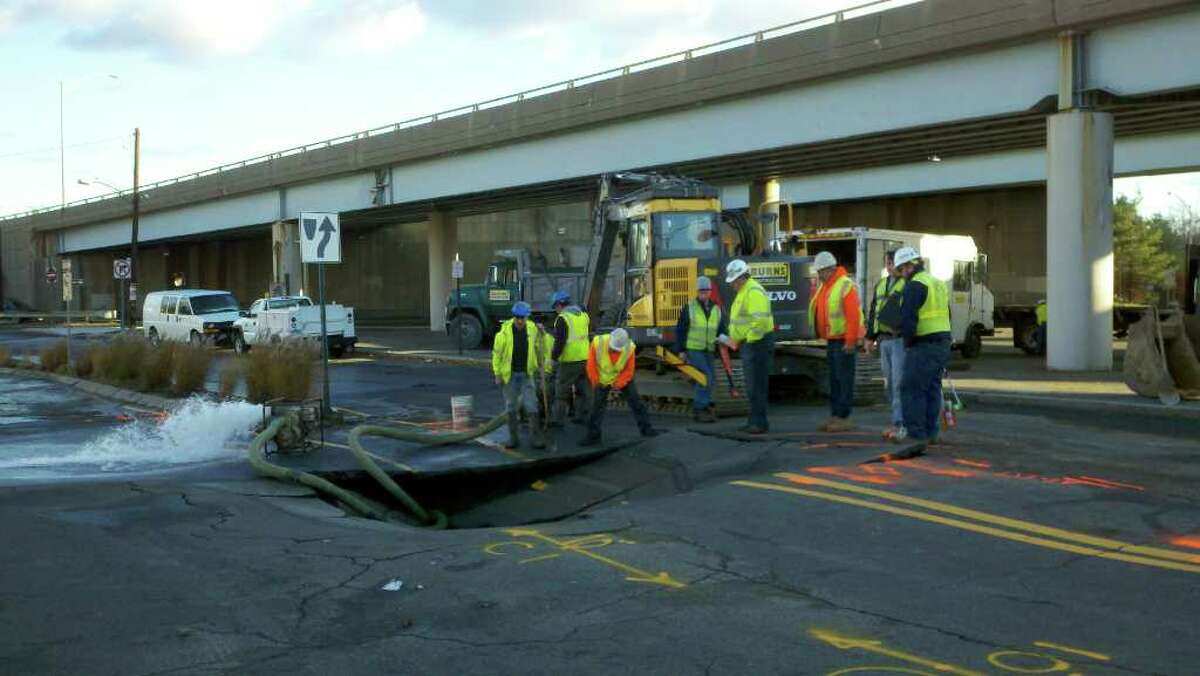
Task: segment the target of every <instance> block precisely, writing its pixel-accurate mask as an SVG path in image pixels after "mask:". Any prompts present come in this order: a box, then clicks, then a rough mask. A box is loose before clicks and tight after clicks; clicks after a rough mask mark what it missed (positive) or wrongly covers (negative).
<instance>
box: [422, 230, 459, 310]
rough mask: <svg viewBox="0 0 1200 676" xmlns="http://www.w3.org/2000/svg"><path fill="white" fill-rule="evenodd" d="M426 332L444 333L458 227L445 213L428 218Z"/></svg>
mask: <svg viewBox="0 0 1200 676" xmlns="http://www.w3.org/2000/svg"><path fill="white" fill-rule="evenodd" d="M428 237H429V330H431V331H445V330H446V297H447V296H448V295H449V294H450V288H451V286H452V284H451V282H452V281H453V280H451V279H450V262H451V261H453V260H454V253H455V250H456V249H457V248H458V223H457V222H456V221H455V220H454V215H453V214H449V213H446V212H444V211H434V212H432V213H430V214H429V231H428Z"/></svg>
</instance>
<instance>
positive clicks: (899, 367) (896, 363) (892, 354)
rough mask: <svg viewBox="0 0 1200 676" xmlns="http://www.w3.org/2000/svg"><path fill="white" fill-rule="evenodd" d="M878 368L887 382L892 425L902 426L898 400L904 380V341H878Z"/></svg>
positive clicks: (899, 339) (899, 399)
mask: <svg viewBox="0 0 1200 676" xmlns="http://www.w3.org/2000/svg"><path fill="white" fill-rule="evenodd" d="M879 362H880V364H879V366H880V368H881V369H882V370H883V379H884V381H885V382H887V393H888V400H889V401H891V402H892V424H893V425H895V426H896V427H899V426H901V425H903V424H904V406H903V405H902V402H901V398H900V383H901V382H902V381H903V380H904V339H903V338H887V337H882V338H880V339H879Z"/></svg>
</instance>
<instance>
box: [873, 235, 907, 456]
mask: <svg viewBox="0 0 1200 676" xmlns="http://www.w3.org/2000/svg"><path fill="white" fill-rule="evenodd" d="M895 258H896V252H895V251H888V252H887V253H885V254H884V255H883V264H884V267H885V268H887V274H886V275H884V276H883V277H882V278H881V279H880V280H879V283H878V284H876V285H875V296H874V298H872V299H871V312H870V314H868V315H867V343H866V347H867V353H868V354H873V353H874V352H876V351H878V352H879V362H880V364H879V365H880V369H881V370H882V371H883V380H884V383H886V384H887V394H888V400H889V401H891V402H892V424H891V425H890V426H889V427H888V428H886V429H884V431H883V436H884V437H885V438H887V439H904V438H905V437H906V436H908V433H907V432H906V431H905V429H904V413H903V411H904V408H903V406H902V405H901V401H900V379H901V377H902V376H903V374H904V340H903V339H902V338H901V337H900V303H901V300H902V299H903V293H904V278H903V277H901V276H900V272H899V271H897V270H896V265H895Z"/></svg>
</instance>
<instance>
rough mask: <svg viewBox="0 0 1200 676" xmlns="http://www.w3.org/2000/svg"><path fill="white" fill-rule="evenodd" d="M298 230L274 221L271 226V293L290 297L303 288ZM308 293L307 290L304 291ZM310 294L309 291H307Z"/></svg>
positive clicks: (292, 225) (294, 226)
mask: <svg viewBox="0 0 1200 676" xmlns="http://www.w3.org/2000/svg"><path fill="white" fill-rule="evenodd" d="M299 237H300V229H299V227H298V226H297V225H296V224H294V223H284V222H283V221H276V222H275V223H274V224H273V225H272V226H271V293H272V294H275V295H279V294H280V293H282V294H283V295H288V296H290V295H292V294H294V293H298V292H299V291H300V287H302V286H304V267H303V265H302V264H301V263H300V239H299ZM306 291H308V289H306ZM309 293H311V291H309Z"/></svg>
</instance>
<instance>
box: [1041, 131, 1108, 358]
mask: <svg viewBox="0 0 1200 676" xmlns="http://www.w3.org/2000/svg"><path fill="white" fill-rule="evenodd" d="M1046 138H1047V148H1046V150H1047V152H1046V158H1047V167H1046V261H1047V265H1046V267H1047V270H1046V302H1047V309H1048V311H1049V321H1048V324H1047V326H1048V331H1047V344H1046V347H1047V350H1046V366H1047V368H1049V369H1050V370H1053V371H1094V370H1111V369H1112V365H1113V357H1112V309H1113V228H1112V180H1113V119H1112V115H1110V114H1108V113H1096V112H1091V111H1087V110H1068V111H1064V112H1060V113H1056V114H1054V115H1051V116H1050V117H1049V119H1048V120H1047V135H1046Z"/></svg>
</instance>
